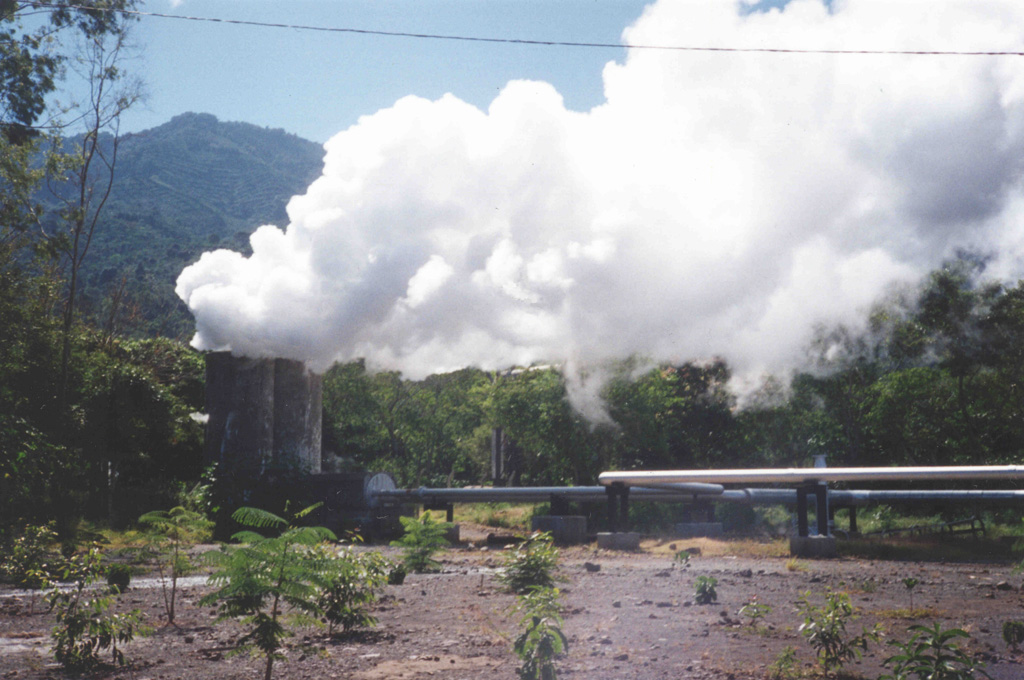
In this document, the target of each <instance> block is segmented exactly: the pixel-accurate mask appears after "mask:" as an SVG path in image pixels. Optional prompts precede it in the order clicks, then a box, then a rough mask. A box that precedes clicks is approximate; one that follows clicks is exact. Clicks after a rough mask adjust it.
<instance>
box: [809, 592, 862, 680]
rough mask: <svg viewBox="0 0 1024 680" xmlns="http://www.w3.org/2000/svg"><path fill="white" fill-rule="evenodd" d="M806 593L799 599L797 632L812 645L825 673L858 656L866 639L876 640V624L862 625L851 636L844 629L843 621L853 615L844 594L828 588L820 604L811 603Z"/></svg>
mask: <svg viewBox="0 0 1024 680" xmlns="http://www.w3.org/2000/svg"><path fill="white" fill-rule="evenodd" d="M810 597H811V594H810V593H809V592H808V593H805V594H804V596H803V597H802V598H801V600H800V606H799V611H800V613H801V615H802V616H803V618H804V622H803V623H802V624H800V634H801V635H803V637H804V639H805V640H807V643H808V644H809V645H811V647H813V648H814V651H815V652H816V653H817V655H818V660H819V661H820V662H821V666H822V668H824V669H825V672H826V673H830V672H832V671H834V670H839V669H840V668H842V667H843V666H844V665H845V664H846V662H847V661H852V660H854V659H857V658H860V656H861V655H862V654H863V653H864V650H866V649H867V647H868V643H869V642H875V641H877V640H878V636H879V632H878V630H877V628H876V629H874V630H866V629H865V630H862V632H861V633H860V634H859V635H853V636H851V635H849V634H848V633H847V632H846V626H847V624H849V623H850V621H852V620H853V618H854V613H853V605H852V604H851V603H850V596H849V595H848V594H846V593H844V592H836V591H833V590H831V589H829V590H828V591H827V592H826V593H825V601H824V603H823V604H822V605H820V606H818V605H815V604H813V603H811V601H810Z"/></svg>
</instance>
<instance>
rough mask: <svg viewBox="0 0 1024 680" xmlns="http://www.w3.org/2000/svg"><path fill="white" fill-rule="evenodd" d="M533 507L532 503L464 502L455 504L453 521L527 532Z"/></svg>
mask: <svg viewBox="0 0 1024 680" xmlns="http://www.w3.org/2000/svg"><path fill="white" fill-rule="evenodd" d="M533 509H534V506H533V505H532V504H513V503H465V504H460V505H456V506H455V521H456V522H468V523H472V524H482V525H483V526H487V527H494V528H496V529H512V530H514V531H521V532H528V531H529V530H530V519H531V518H532V517H533Z"/></svg>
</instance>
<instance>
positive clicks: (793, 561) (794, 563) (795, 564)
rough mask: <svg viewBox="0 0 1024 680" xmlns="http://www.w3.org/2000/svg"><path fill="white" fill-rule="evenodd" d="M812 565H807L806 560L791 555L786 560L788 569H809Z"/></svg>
mask: <svg viewBox="0 0 1024 680" xmlns="http://www.w3.org/2000/svg"><path fill="white" fill-rule="evenodd" d="M808 569H810V567H808V566H807V563H806V562H801V561H800V560H798V559H797V558H795V557H790V558H789V559H788V560H786V571H801V572H803V571H807V570H808Z"/></svg>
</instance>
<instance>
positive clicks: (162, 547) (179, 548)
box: [139, 505, 213, 625]
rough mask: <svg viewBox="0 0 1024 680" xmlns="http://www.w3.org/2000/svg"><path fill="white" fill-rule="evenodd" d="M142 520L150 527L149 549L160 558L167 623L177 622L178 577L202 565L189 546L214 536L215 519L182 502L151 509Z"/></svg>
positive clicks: (161, 583)
mask: <svg viewBox="0 0 1024 680" xmlns="http://www.w3.org/2000/svg"><path fill="white" fill-rule="evenodd" d="M139 523H140V524H142V525H144V526H146V527H148V529H149V535H148V536H147V539H148V543H149V549H150V550H151V551H152V552H154V553H155V554H156V558H157V571H158V573H159V574H160V590H161V592H162V593H163V597H164V611H165V612H166V614H167V623H168V624H170V625H174V612H175V603H176V600H177V595H178V579H180V578H181V577H182V576H187V575H188V574H190V573H192V572H194V571H195V570H196V569H197V567H198V565H197V564H196V563H195V562H194V561H193V560H192V558H191V557H190V555H189V548H190V547H192V546H193V545H195V544H196V543H199V542H200V541H203V540H206V539H208V538H209V537H210V534H211V532H212V531H213V522H211V521H210V520H209V519H207V518H206V516H205V515H203V514H202V513H200V512H196V511H195V510H189V509H187V508H184V507H182V506H180V505H179V506H176V507H173V508H171V509H170V510H154V511H152V512H147V513H146V514H145V515H142V516H141V517H139ZM168 585H169V586H170V587H168Z"/></svg>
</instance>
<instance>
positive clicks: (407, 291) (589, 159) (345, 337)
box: [177, 0, 1024, 377]
mask: <svg viewBox="0 0 1024 680" xmlns="http://www.w3.org/2000/svg"><path fill="white" fill-rule="evenodd" d="M1022 29H1024V3H1021V2H1018V1H1017V0H1007V1H1005V2H985V1H983V0H965V1H963V2H955V3H953V2H938V1H937V2H933V3H929V4H928V6H927V7H924V6H922V5H921V4H920V3H916V2H906V1H902V2H901V1H899V0H897V1H895V2H894V1H892V0H885V1H881V0H846V1H843V0H835V1H834V2H833V3H832V6H831V8H828V7H826V6H825V5H823V4H822V2H820V1H819V0H793V2H791V3H789V4H788V5H787V6H786V8H785V10H784V11H778V10H774V11H770V12H767V13H764V12H752V13H746V12H745V11H744V10H743V8H742V6H740V7H738V6H737V4H736V2H734V1H730V0H723V1H721V2H710V1H708V0H695V1H692V2H680V1H677V2H662V3H658V4H656V5H653V6H651V7H649V8H648V9H647V10H646V11H645V12H644V14H643V16H642V17H641V18H640V19H639V20H638V21H637V22H636V24H635V25H634V26H632V27H631V28H629V29H627V30H626V31H625V39H626V40H627V41H628V42H630V43H635V44H654V45H658V44H660V45H704V46H722V47H762V46H771V47H778V46H785V47H793V48H826V49H901V50H907V49H915V50H932V49H946V50H950V49H954V50H1022V49H1024V30H1022ZM1022 64H1024V62H1022V61H1021V59H1020V58H1019V57H962V56H961V57H955V56H954V57H951V56H942V57H915V56H841V55H787V54H758V53H753V54H737V53H708V52H673V51H656V50H632V51H630V53H629V55H628V58H627V60H626V62H625V63H624V64H618V63H609V64H608V65H607V67H606V68H605V71H604V84H605V94H606V98H607V101H606V103H605V104H603V105H602V106H599V107H597V108H596V109H594V110H592V111H589V112H585V113H580V112H573V111H568V110H566V109H565V107H564V106H563V103H562V99H561V97H560V96H559V94H558V92H556V91H555V90H554V89H553V88H552V87H551V86H550V85H547V84H545V83H538V82H512V83H509V84H508V86H507V87H506V88H505V89H504V91H502V92H501V94H500V95H499V96H498V97H497V99H495V100H494V102H493V103H492V104H491V105H490V107H489V108H488V110H487V111H481V110H479V109H477V108H475V107H473V106H470V105H468V104H466V103H464V102H462V101H460V100H459V99H458V98H456V97H454V96H451V95H449V96H445V97H442V98H441V99H439V100H437V101H426V100H423V99H418V98H414V97H408V98H405V99H402V100H400V101H398V102H397V103H396V104H395V105H394V106H393V107H392V108H390V109H387V110H383V111H379V112H377V113H375V114H373V115H369V116H366V117H364V118H362V119H361V120H360V121H359V123H358V124H357V125H354V126H353V127H351V128H350V129H348V130H346V131H345V132H342V133H340V134H338V135H337V136H335V137H334V138H333V139H331V140H330V141H329V142H328V143H327V145H326V151H327V155H326V161H325V168H324V174H323V176H322V177H321V178H320V179H318V180H317V181H316V182H314V183H313V184H312V185H311V186H310V187H309V190H308V192H307V193H306V194H305V195H303V196H297V197H295V198H293V199H292V200H291V202H290V203H289V204H288V214H289V216H290V220H291V223H290V224H289V225H288V227H287V229H286V230H285V231H283V232H282V231H281V230H279V229H277V228H275V227H272V226H264V227H260V228H259V229H258V230H257V231H256V232H255V233H254V234H253V236H252V248H253V254H252V256H251V257H243V256H242V255H239V254H237V253H234V252H229V251H224V250H220V251H216V252H212V253H207V254H205V255H203V257H202V259H201V260H200V261H199V262H198V263H196V264H194V265H192V266H190V267H188V268H187V269H186V270H185V271H184V272H183V273H182V274H181V277H180V278H179V279H178V286H177V291H178V294H179V295H180V296H181V297H182V299H183V300H185V301H186V302H187V303H188V306H189V308H190V309H191V310H192V312H193V314H194V315H195V317H196V326H197V333H196V336H195V339H194V341H193V344H194V345H196V346H197V347H199V348H202V349H231V350H232V351H234V352H236V353H240V354H246V355H259V356H268V355H273V356H283V357H290V358H295V359H301V360H304V361H306V362H308V363H309V364H310V365H311V366H312V367H314V368H315V369H325V368H326V367H327V366H329V365H330V364H331V363H332V362H333V361H335V360H347V359H350V358H353V357H359V356H363V357H366V358H367V359H368V361H369V362H370V363H371V364H372V365H377V366H381V367H389V368H396V369H400V370H402V371H404V372H405V373H406V374H407V375H408V376H410V377H418V376H423V375H425V374H428V373H431V372H434V371H443V370H446V369H454V368H457V367H460V366H465V365H478V366H481V367H485V368H495V367H504V366H509V365H512V364H520V365H521V364H528V363H530V362H534V361H547V362H551V361H567V362H572V363H573V364H574V365H577V366H580V365H588V364H591V363H596V362H600V361H601V360H603V359H607V358H612V357H618V356H624V355H629V354H633V353H639V354H641V355H645V356H647V357H650V358H652V359H657V360H669V361H684V360H687V359H694V358H703V357H710V356H712V355H717V356H724V357H725V358H727V359H728V360H729V361H730V363H731V364H732V365H733V366H734V367H735V368H736V369H737V370H738V371H740V372H747V373H754V374H756V373H759V372H761V371H764V370H779V369H782V368H785V367H787V366H792V365H794V364H795V362H797V361H798V359H799V357H800V354H801V349H802V348H803V347H805V343H806V342H807V339H808V337H809V334H810V332H811V328H812V327H813V324H815V323H836V322H841V321H850V320H852V319H856V318H858V317H859V315H860V314H861V313H863V311H864V309H865V307H866V306H867V305H869V304H870V303H871V302H872V301H873V300H874V299H876V298H877V297H878V296H879V295H880V294H881V293H883V292H884V291H885V290H886V288H887V287H888V286H889V285H891V283H892V282H894V281H910V280H913V279H915V278H916V277H919V276H920V275H921V274H923V273H924V272H926V271H927V270H929V269H930V268H933V267H935V266H936V265H937V264H939V263H940V262H941V261H942V259H943V258H944V257H947V256H949V255H950V254H951V253H952V252H953V251H954V250H955V249H957V248H971V249H975V250H981V251H984V252H986V253H993V254H995V256H996V257H997V259H996V261H995V263H994V264H993V266H992V267H991V268H990V270H992V271H997V272H998V273H999V274H1000V275H1002V276H1007V277H1009V276H1018V275H1019V274H1020V273H1021V271H1022V255H1024V229H1022V219H1021V218H1022V215H1024V194H1022V191H1021V189H1022V183H1024V179H1022V172H1021V170H1022V164H1024V65H1022Z"/></svg>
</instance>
